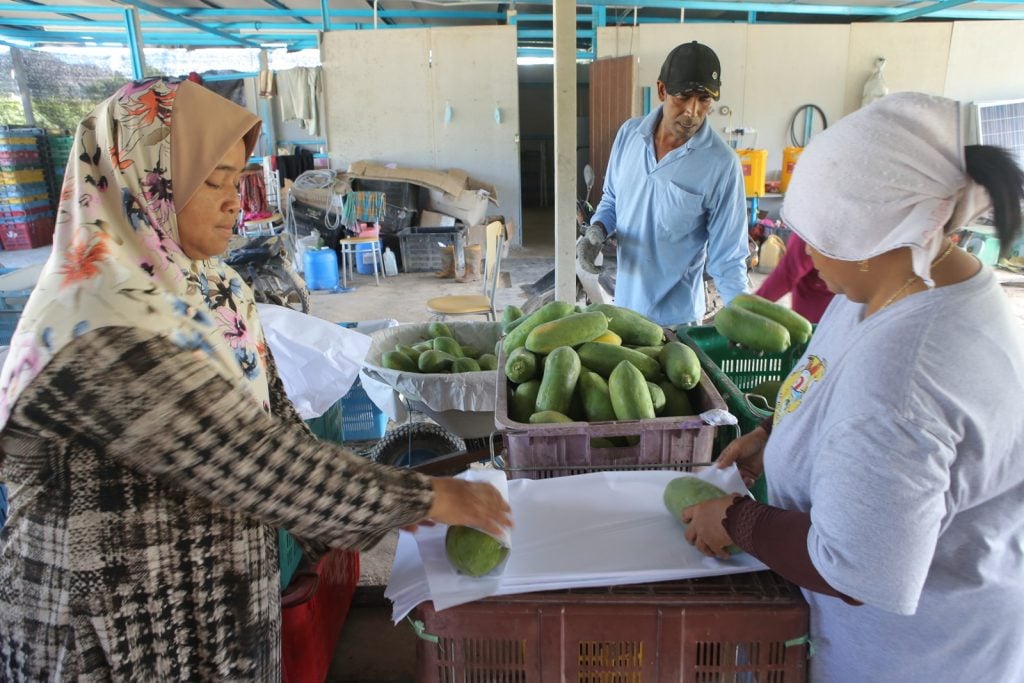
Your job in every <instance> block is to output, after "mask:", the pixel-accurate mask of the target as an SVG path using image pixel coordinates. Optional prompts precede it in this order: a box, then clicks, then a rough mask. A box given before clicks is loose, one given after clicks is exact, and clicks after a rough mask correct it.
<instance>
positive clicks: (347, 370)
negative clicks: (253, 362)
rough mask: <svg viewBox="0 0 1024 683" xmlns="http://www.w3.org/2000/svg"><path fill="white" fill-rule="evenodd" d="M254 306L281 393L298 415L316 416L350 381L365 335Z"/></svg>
mask: <svg viewBox="0 0 1024 683" xmlns="http://www.w3.org/2000/svg"><path fill="white" fill-rule="evenodd" d="M256 308H257V310H258V311H259V314H260V322H261V323H262V324H263V333H264V335H265V336H266V338H267V345H268V346H269V347H270V351H271V353H273V354H274V362H275V363H276V364H277V371H278V373H279V374H280V375H281V382H282V383H283V384H284V390H285V393H287V394H288V398H289V399H291V401H292V403H294V404H295V409H296V410H297V411H298V412H299V415H300V416H301V417H302V419H304V420H309V419H312V418H314V417H320V416H321V415H323V414H324V413H325V412H327V409H328V408H330V407H331V406H333V405H334V404H335V403H337V401H338V400H339V399H341V397H342V396H344V395H345V394H347V393H348V391H349V389H351V388H352V385H353V384H355V381H356V377H358V376H359V369H360V368H361V367H362V364H363V358H364V357H365V356H366V352H367V351H368V350H369V348H370V337H368V336H367V335H365V334H362V333H360V332H353V331H352V330H349V329H346V328H344V327H341V326H339V325H337V324H335V323H332V322H328V321H327V320H323V319H321V318H316V317H314V316H311V315H306V314H305V313H300V312H298V311H295V310H292V309H290V308H285V307H284V306H273V305H270V304H257V305H256Z"/></svg>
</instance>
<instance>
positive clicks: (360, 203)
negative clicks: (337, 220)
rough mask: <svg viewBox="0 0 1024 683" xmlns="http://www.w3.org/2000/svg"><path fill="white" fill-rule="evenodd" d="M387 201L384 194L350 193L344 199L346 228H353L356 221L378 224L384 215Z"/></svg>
mask: <svg viewBox="0 0 1024 683" xmlns="http://www.w3.org/2000/svg"><path fill="white" fill-rule="evenodd" d="M386 201H387V200H386V198H385V196H384V193H383V192H349V193H348V194H347V195H345V199H344V204H345V208H344V211H343V216H344V220H343V221H342V222H343V223H344V224H345V227H353V226H354V225H355V223H356V221H363V222H364V223H376V222H377V221H378V220H380V217H381V216H383V215H384V204H385V202H386Z"/></svg>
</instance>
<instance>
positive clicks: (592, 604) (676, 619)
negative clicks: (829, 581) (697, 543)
mask: <svg viewBox="0 0 1024 683" xmlns="http://www.w3.org/2000/svg"><path fill="white" fill-rule="evenodd" d="M413 616H414V618H415V619H417V620H419V621H421V622H422V623H423V631H424V635H428V636H436V637H437V642H436V643H435V642H430V641H429V640H420V641H419V643H418V646H417V647H418V650H417V669H418V670H417V678H416V680H417V681H437V682H442V681H443V682H445V683H448V682H454V681H481V682H483V681H518V682H521V683H533V682H534V681H538V682H545V683H546V682H547V681H558V682H560V681H629V682H630V683H661V682H663V681H680V682H685V683H705V682H708V681H735V682H737V683H739V682H743V681H772V682H774V683H802V682H803V681H806V680H807V646H806V645H805V644H804V643H805V642H806V639H805V638H804V636H806V634H807V630H808V611H807V603H806V602H804V600H803V597H802V596H801V595H800V592H799V590H797V589H796V588H795V587H794V586H792V585H791V584H789V583H787V582H786V581H784V580H783V579H781V578H779V577H778V576H777V575H775V574H774V573H772V572H756V573H751V574H734V575H730V576H718V577H710V578H704V579H692V580H688V581H669V582H663V583H655V584H641V585H633V586H614V587H610V588H597V589H575V590H568V591H550V592H543V593H527V594H523V595H507V596H499V597H493V598H487V599H484V600H479V601H476V602H471V603H467V604H465V605H458V606H456V607H451V608H448V609H445V610H442V611H440V612H437V611H435V610H434V609H433V605H432V604H431V603H424V604H422V605H420V606H419V607H417V608H416V610H415V612H414V615H413Z"/></svg>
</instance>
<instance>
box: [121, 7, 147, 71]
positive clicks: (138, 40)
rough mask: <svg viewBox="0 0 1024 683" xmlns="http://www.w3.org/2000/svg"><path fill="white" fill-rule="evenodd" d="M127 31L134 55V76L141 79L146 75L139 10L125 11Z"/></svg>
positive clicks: (131, 53) (130, 52) (129, 47)
mask: <svg viewBox="0 0 1024 683" xmlns="http://www.w3.org/2000/svg"><path fill="white" fill-rule="evenodd" d="M124 24H125V33H127V34H128V52H129V54H130V55H131V57H132V77H133V78H135V80H137V81H138V80H141V79H142V78H144V77H145V75H146V65H145V56H144V55H143V54H142V29H141V27H140V26H139V11H138V10H137V9H126V10H125V11H124Z"/></svg>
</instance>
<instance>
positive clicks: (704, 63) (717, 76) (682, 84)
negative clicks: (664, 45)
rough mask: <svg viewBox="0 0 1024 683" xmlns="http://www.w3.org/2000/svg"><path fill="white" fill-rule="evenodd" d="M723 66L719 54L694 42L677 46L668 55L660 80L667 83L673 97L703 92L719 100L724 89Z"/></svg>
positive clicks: (659, 76)
mask: <svg viewBox="0 0 1024 683" xmlns="http://www.w3.org/2000/svg"><path fill="white" fill-rule="evenodd" d="M721 75H722V65H721V64H720V63H719V61H718V55H716V54H715V51H714V50H712V49H711V48H710V47H708V46H707V45H704V44H703V43H698V42H697V41H696V40H695V41H693V42H691V43H683V44H682V45H677V46H676V47H675V49H673V50H672V52H669V53H668V57H666V58H665V63H664V64H662V65H661V74H659V75H658V80H659V81H661V82H662V83H664V84H665V90H666V91H668V93H669V94H670V95H677V94H679V93H683V92H692V91H694V90H700V91H703V92H706V93H707V94H708V95H711V97H713V98H714V99H716V100H717V99H718V98H719V96H720V95H721V88H722V79H721Z"/></svg>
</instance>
